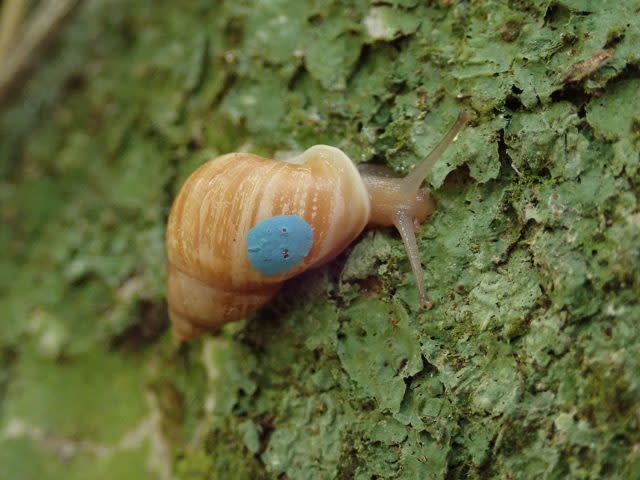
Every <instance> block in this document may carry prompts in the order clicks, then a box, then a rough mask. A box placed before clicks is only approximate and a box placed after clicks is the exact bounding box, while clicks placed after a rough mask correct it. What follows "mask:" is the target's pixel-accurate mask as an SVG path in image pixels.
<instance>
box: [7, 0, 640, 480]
mask: <svg viewBox="0 0 640 480" xmlns="http://www.w3.org/2000/svg"><path fill="white" fill-rule="evenodd" d="M639 46H640V1H639V0H626V1H625V0H621V1H618V2H606V8H605V7H601V2H596V1H591V0H555V1H526V0H513V1H509V2H504V1H490V0H484V1H480V0H478V1H474V2H459V1H455V0H452V1H444V0H438V1H436V0H433V1H418V0H384V1H376V2H368V1H364V0H354V1H346V0H345V1H339V0H300V1H293V0H290V1H288V0H244V1H234V2H231V1H229V2H222V1H218V2H206V1H196V0H193V1H185V2H172V1H157V0H153V1H152V0H141V1H135V2H131V1H124V0H113V1H106V0H94V1H90V2H87V3H85V4H84V5H83V6H82V8H81V9H80V11H79V12H78V14H77V16H76V17H75V18H74V19H73V20H72V22H71V23H70V24H69V26H68V28H67V29H66V31H65V32H64V34H63V35H62V37H61V41H60V43H59V44H58V45H57V46H56V48H55V49H52V50H50V51H49V52H48V55H47V57H46V58H45V60H43V61H42V63H41V65H40V66H39V68H38V70H37V72H36V74H35V75H34V76H33V77H32V78H31V80H30V81H29V82H28V84H27V85H26V86H25V87H24V88H23V89H22V90H21V93H20V95H19V96H17V97H15V98H14V99H13V101H12V103H11V104H9V105H5V107H4V108H3V110H2V111H1V112H0V142H1V148H0V218H1V222H2V226H1V228H0V252H2V253H1V254H0V353H1V355H0V465H1V466H2V467H1V471H2V474H0V476H3V478H8V479H31V478H38V479H45V478H46V479H57V478H64V479H73V478H81V479H87V478H91V479H103V478H104V479H113V478H118V479H120V480H127V479H140V478H158V479H167V478H178V479H180V478H183V479H196V480H197V479H202V480H204V479H211V478H221V479H227V478H234V479H244V478H247V479H253V478H268V479H277V478H280V479H283V478H288V479H331V478H341V479H349V478H356V479H370V478H380V479H418V478H419V479H445V478H446V479H458V478H460V479H462V478H465V479H467V478H470V479H488V478H495V479H506V478H510V479H532V478H536V479H538V478H554V479H555V478H558V479H562V478H594V479H595V478H619V479H631V478H639V477H640V425H639V422H640V413H639V412H640V323H639V322H640V304H639V301H638V298H639V295H640V278H639V277H640V273H639V272H640V268H639V267H640V211H639V208H638V194H639V191H640V174H639V164H640V160H639V154H638V152H639V144H640V73H639V72H640V47H639ZM462 108H467V109H468V110H469V111H470V112H471V114H472V121H471V122H470V125H469V126H468V128H467V129H466V130H465V131H464V132H463V133H462V134H461V135H460V137H459V138H458V140H457V142H456V143H455V144H454V146H453V147H452V148H451V149H450V151H448V152H447V153H446V154H445V157H444V158H443V159H442V161H440V162H439V163H438V165H437V166H436V168H435V170H434V171H433V174H432V175H431V177H430V178H428V179H427V180H428V182H429V184H430V185H431V186H432V188H433V193H434V195H435V198H436V201H437V205H438V206H437V211H436V214H435V215H434V216H433V217H432V219H431V220H430V221H429V222H428V223H427V224H425V225H424V226H423V227H422V229H421V231H420V234H419V246H420V250H421V255H422V263H423V265H424V266H425V269H426V278H425V281H426V287H427V291H428V294H429V297H430V300H431V301H432V302H433V308H432V309H431V310H428V311H422V310H420V309H419V308H418V307H417V304H418V302H417V293H416V287H415V284H414V282H413V280H412V278H413V277H412V275H411V270H410V266H409V263H408V261H407V258H406V256H405V254H404V251H403V249H402V246H401V241H400V239H399V237H398V235H397V234H396V233H395V232H393V231H391V230H378V231H370V232H368V233H366V234H364V235H363V236H362V237H361V238H359V239H358V240H357V241H356V243H355V244H354V245H353V246H352V247H351V248H349V249H347V251H345V252H344V254H343V255H342V256H341V257H339V258H338V259H337V260H336V261H335V262H332V263H331V264H330V265H328V266H326V267H323V268H322V269H320V270H317V271H313V272H308V273H306V274H303V275H302V276H301V277H299V278H298V279H297V280H296V281H294V282H291V283H289V284H287V285H286V286H285V288H284V290H283V291H282V293H281V294H279V296H278V297H277V298H276V299H275V301H274V302H273V303H272V304H270V305H269V306H267V307H266V308H265V309H263V310H262V311H261V312H259V313H258V314H256V315H254V316H253V317H252V318H249V319H247V320H246V321H244V322H241V323H236V324H233V325H230V326H229V327H227V328H226V329H225V330H224V331H222V332H219V333H217V334H215V335H209V336H205V337H204V338H201V339H199V340H197V341H195V342H193V343H190V344H188V345H183V346H182V347H176V346H174V345H173V343H172V341H171V336H170V334H169V332H168V329H167V321H166V307H165V305H164V250H163V232H164V225H165V221H166V215H167V213H168V208H169V205H170V203H171V200H172V198H173V196H174V194H175V192H176V191H177V188H178V187H179V185H180V184H181V182H182V181H183V180H184V179H185V178H186V176H187V175H188V174H189V173H190V172H191V171H193V169H194V168H195V167H196V166H198V165H200V164H202V163H203V162H204V161H206V160H208V159H209V158H211V157H212V156H214V155H217V154H221V153H226V152H229V151H235V150H250V151H252V152H254V153H257V154H261V155H271V154H273V153H274V152H276V151H282V150H288V151H291V150H303V149H304V148H306V147H308V146H310V145H313V144H316V143H324V144H329V145H335V146H337V147H340V148H342V149H343V150H344V151H345V152H346V153H347V154H348V155H349V156H350V157H351V158H352V159H354V161H355V162H358V163H360V162H373V163H382V164H387V165H389V166H390V167H392V168H393V169H395V170H397V171H398V172H403V171H407V170H408V169H410V168H411V167H412V165H414V164H415V163H416V162H417V161H418V160H419V159H420V158H422V157H423V156H424V155H425V154H426V153H427V152H428V151H429V150H430V149H431V147H432V146H433V145H434V144H435V143H436V142H437V141H438V140H439V139H440V138H441V135H442V134H443V133H444V131H445V130H446V128H447V127H448V126H449V125H450V124H451V123H452V121H453V119H454V118H455V116H456V115H457V113H458V112H459V111H460V109H462ZM7 472H8V473H7Z"/></svg>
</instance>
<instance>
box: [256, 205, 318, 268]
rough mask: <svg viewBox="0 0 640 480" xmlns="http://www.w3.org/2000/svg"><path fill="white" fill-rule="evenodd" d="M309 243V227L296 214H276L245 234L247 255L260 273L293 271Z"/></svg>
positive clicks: (311, 232) (305, 253) (310, 232)
mask: <svg viewBox="0 0 640 480" xmlns="http://www.w3.org/2000/svg"><path fill="white" fill-rule="evenodd" d="M311 245H313V229H312V228H311V225H309V224H308V223H307V222H306V221H305V220H304V219H303V218H302V217H300V216H298V215H277V216H275V217H271V218H266V219H264V220H261V221H260V222H258V223H257V224H256V225H255V226H254V227H253V228H252V229H251V230H249V232H248V233H247V254H248V255H249V263H251V266H252V267H253V269H254V270H255V271H257V272H259V273H261V274H262V275H264V276H267V277H268V276H271V275H279V274H282V273H287V272H289V271H291V270H293V269H294V268H295V267H296V266H298V265H299V264H300V262H301V261H302V260H303V259H304V257H306V256H307V254H308V253H309V251H310V250H311Z"/></svg>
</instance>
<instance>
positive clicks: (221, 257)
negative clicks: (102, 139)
mask: <svg viewBox="0 0 640 480" xmlns="http://www.w3.org/2000/svg"><path fill="white" fill-rule="evenodd" d="M467 119H468V114H467V113H466V112H465V111H463V112H461V113H460V115H459V116H458V118H457V120H456V122H455V124H454V125H453V126H452V127H451V129H450V130H449V131H448V133H447V134H446V135H445V136H444V137H443V139H442V140H441V141H440V143H439V144H438V145H437V146H436V147H435V148H434V149H433V151H432V152H431V153H430V154H429V155H428V156H427V157H426V158H425V159H424V160H423V161H422V162H421V163H420V164H419V165H418V166H417V167H416V168H415V169H414V170H413V171H412V172H411V173H409V174H408V175H407V176H406V177H404V178H398V177H394V176H393V175H391V174H390V173H389V172H388V171H381V170H380V168H372V167H371V166H366V165H365V166H364V167H363V168H360V169H357V168H356V166H355V165H354V164H353V163H352V162H351V160H350V159H349V157H348V156H347V155H346V154H345V153H344V152H342V150H340V149H338V148H335V147H330V146H327V145H315V146H313V147H311V148H309V149H308V150H306V151H304V152H303V153H302V154H300V155H299V156H297V157H294V158H291V159H289V160H286V161H275V160H272V159H267V158H263V157H259V156H257V155H253V154H250V153H229V154H226V155H222V156H220V157H217V158H215V159H213V160H210V161H209V162H207V163H205V164H204V165H202V166H201V167H200V168H198V169H197V170H196V171H195V172H193V173H192V174H191V176H189V178H188V179H187V180H186V181H185V183H184V185H183V186H182V188H181V190H180V192H179V193H178V195H177V197H176V198H175V201H174V203H173V206H172V207H171V211H170V214H169V220H168V224H167V231H166V249H167V266H166V269H167V299H168V305H169V317H170V319H171V323H172V325H173V332H174V336H175V337H176V338H177V339H179V340H188V339H191V338H193V337H196V336H198V335H200V334H202V333H204V332H206V331H209V330H213V329H215V328H217V327H219V326H220V325H222V324H225V323H227V322H230V321H233V320H238V319H240V318H242V317H244V316H246V315H247V314H248V313H250V312H252V311H254V310H256V309H258V308H260V307H261V306H262V305H264V304H265V303H266V302H268V301H269V300H270V299H271V298H272V297H273V296H274V295H275V294H276V292H278V290H279V289H280V287H281V286H282V284H283V283H284V282H285V281H286V280H288V279H290V278H292V277H295V276H296V275H298V274H299V273H300V272H303V271H304V270H307V269H309V268H315V267H318V266H321V265H324V264H326V263H328V262H330V261H331V260H333V259H334V258H335V257H337V256H338V255H339V254H340V253H341V252H342V251H343V250H344V249H345V248H346V247H347V246H348V245H349V244H350V243H351V242H352V241H353V240H355V239H356V237H358V235H360V233H361V232H362V231H363V230H364V229H365V228H366V227H389V226H395V227H396V228H397V229H398V231H399V232H400V236H401V237H402V240H403V242H404V245H405V248H406V250H407V254H408V257H409V261H410V264H411V268H412V270H413V274H414V277H415V281H416V285H417V289H418V294H419V297H420V301H421V304H422V305H423V306H425V305H426V304H427V296H426V291H425V286H424V281H423V271H422V266H421V264H420V260H419V257H418V246H417V242H416V237H415V230H414V229H415V226H416V225H417V224H420V223H423V222H424V221H425V220H426V219H427V218H428V217H429V216H430V215H431V214H432V213H433V211H434V208H435V207H434V203H433V200H432V199H431V197H430V193H429V190H428V189H427V188H421V185H422V182H423V180H424V178H425V176H426V174H427V173H428V172H429V171H430V170H431V168H432V167H433V165H434V164H435V162H436V161H437V160H438V159H439V158H440V156H441V155H442V153H443V152H444V151H445V150H446V148H447V147H448V146H449V145H450V144H451V143H452V142H453V140H454V139H455V137H456V135H457V134H458V133H459V132H460V130H461V129H462V128H463V126H464V124H465V123H466V121H467Z"/></svg>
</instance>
